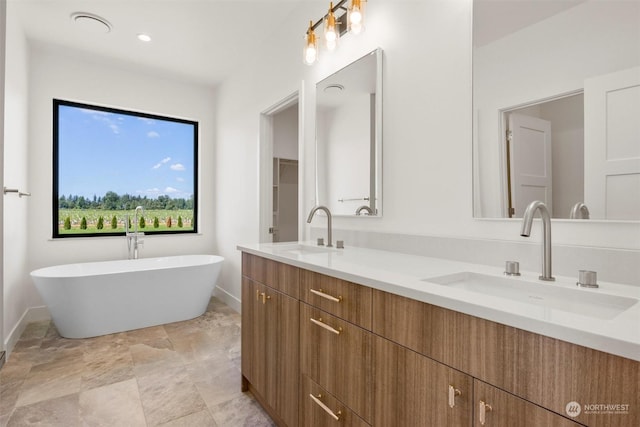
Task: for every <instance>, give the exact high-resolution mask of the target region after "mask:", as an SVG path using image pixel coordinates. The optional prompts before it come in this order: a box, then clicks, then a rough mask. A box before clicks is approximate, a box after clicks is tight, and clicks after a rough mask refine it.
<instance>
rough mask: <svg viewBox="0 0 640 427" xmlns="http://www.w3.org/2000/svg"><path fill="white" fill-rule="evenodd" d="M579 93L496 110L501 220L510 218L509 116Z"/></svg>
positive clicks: (577, 90)
mask: <svg viewBox="0 0 640 427" xmlns="http://www.w3.org/2000/svg"><path fill="white" fill-rule="evenodd" d="M581 93H584V88H580V89H575V90H571V91H568V92H563V93H559V94H557V95H553V96H548V97H545V98H540V99H536V100H534V101H528V102H523V103H521V104H516V105H512V106H510V107H504V108H500V109H499V110H498V120H499V121H500V124H499V126H500V128H499V129H500V133H499V138H500V141H499V144H500V149H499V150H498V151H499V153H500V194H501V197H500V212H501V213H502V217H503V218H511V216H510V215H509V207H510V204H509V185H510V184H509V182H510V181H509V158H508V156H509V152H508V146H509V141H508V140H507V138H508V136H507V130H508V129H509V114H511V113H513V112H514V111H516V110H520V109H522V108H526V107H533V106H534V105H540V104H545V103H547V102H551V101H557V100H559V99H563V98H568V97H570V96H575V95H580V94H581Z"/></svg>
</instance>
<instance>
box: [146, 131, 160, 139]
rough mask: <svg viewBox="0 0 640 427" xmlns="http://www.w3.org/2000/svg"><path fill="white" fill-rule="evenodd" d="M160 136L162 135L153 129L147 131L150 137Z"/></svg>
mask: <svg viewBox="0 0 640 427" xmlns="http://www.w3.org/2000/svg"><path fill="white" fill-rule="evenodd" d="M159 136H160V134H159V133H158V132H156V131H153V130H152V131H150V132H147V137H149V138H158V137H159Z"/></svg>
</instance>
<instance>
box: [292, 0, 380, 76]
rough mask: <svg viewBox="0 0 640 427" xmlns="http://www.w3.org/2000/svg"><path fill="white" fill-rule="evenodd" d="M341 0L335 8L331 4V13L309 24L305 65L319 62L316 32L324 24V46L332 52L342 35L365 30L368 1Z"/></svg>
mask: <svg viewBox="0 0 640 427" xmlns="http://www.w3.org/2000/svg"><path fill="white" fill-rule="evenodd" d="M347 1H348V0H340V1H339V2H338V3H337V4H336V5H335V6H334V5H333V2H331V3H329V11H328V12H327V14H326V15H325V16H323V17H322V18H320V19H319V20H318V21H316V23H315V24H314V23H313V21H310V22H309V29H308V30H307V33H306V34H305V37H304V54H303V58H304V63H305V64H307V65H311V64H313V63H315V62H316V61H317V60H318V42H317V39H316V35H315V32H314V31H315V30H316V28H318V27H319V26H320V24H321V23H323V22H324V34H323V37H322V38H323V40H324V45H325V47H326V48H327V50H328V51H332V50H334V49H335V48H336V46H337V45H338V40H339V38H340V35H342V34H344V33H346V32H347V31H350V32H352V33H354V34H359V33H361V32H362V31H363V30H364V6H365V4H366V1H367V0H351V4H350V5H349V6H348V7H347V6H345V3H347Z"/></svg>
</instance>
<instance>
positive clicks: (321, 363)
mask: <svg viewBox="0 0 640 427" xmlns="http://www.w3.org/2000/svg"><path fill="white" fill-rule="evenodd" d="M372 345H373V335H372V334H371V333H370V332H369V331H366V330H364V329H362V328H360V327H358V326H356V325H353V324H351V323H349V322H347V321H345V320H342V319H340V318H337V317H335V316H332V315H330V314H328V313H326V312H324V311H322V310H319V309H317V308H314V307H311V306H310V305H307V304H304V303H301V304H300V365H301V366H300V370H301V374H302V375H307V376H309V378H311V379H312V380H313V381H315V382H316V383H318V384H319V385H320V386H321V387H323V388H325V389H326V390H327V391H328V392H330V393H332V394H333V395H334V396H335V397H336V398H337V399H339V400H340V401H341V402H343V403H344V404H346V405H347V406H348V407H349V408H351V410H353V411H354V412H355V413H356V414H357V415H359V416H360V417H361V418H363V419H364V420H365V421H367V422H370V420H371V402H372V390H373V388H372V373H371V367H372V364H371V357H372Z"/></svg>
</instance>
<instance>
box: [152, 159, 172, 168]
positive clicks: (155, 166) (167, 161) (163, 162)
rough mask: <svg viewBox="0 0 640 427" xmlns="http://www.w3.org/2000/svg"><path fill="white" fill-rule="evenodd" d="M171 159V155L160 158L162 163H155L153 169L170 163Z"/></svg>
mask: <svg viewBox="0 0 640 427" xmlns="http://www.w3.org/2000/svg"><path fill="white" fill-rule="evenodd" d="M170 161H171V157H165V158H164V159H162V160H160V163H156V164H155V165H153V167H152V169H159V168H160V167H161V166H162V165H163V164H165V163H169V162H170Z"/></svg>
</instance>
